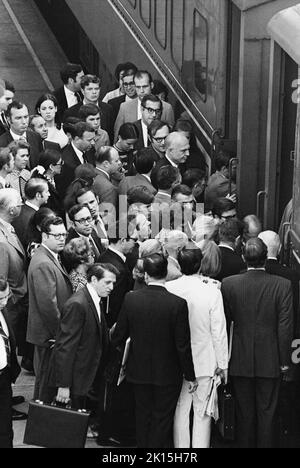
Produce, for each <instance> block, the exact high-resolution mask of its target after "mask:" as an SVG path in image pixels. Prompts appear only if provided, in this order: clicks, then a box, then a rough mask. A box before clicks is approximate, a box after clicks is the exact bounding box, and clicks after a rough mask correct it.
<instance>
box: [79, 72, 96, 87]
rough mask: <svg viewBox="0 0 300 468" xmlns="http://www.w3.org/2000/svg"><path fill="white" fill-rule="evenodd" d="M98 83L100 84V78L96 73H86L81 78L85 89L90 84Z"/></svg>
mask: <svg viewBox="0 0 300 468" xmlns="http://www.w3.org/2000/svg"><path fill="white" fill-rule="evenodd" d="M92 83H93V84H98V85H99V86H100V83H101V81H100V78H99V77H98V76H96V75H84V76H83V77H82V78H81V82H80V84H81V88H82V89H84V88H86V87H87V86H89V85H90V84H92Z"/></svg>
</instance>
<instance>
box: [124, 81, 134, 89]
mask: <svg viewBox="0 0 300 468" xmlns="http://www.w3.org/2000/svg"><path fill="white" fill-rule="evenodd" d="M123 86H124V88H132V87H133V86H135V84H134V81H132V82H131V83H123Z"/></svg>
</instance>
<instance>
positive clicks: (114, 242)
mask: <svg viewBox="0 0 300 468" xmlns="http://www.w3.org/2000/svg"><path fill="white" fill-rule="evenodd" d="M115 231H116V232H115V235H114V236H110V238H109V242H110V244H109V247H108V249H107V250H106V251H105V252H104V253H103V254H102V255H101V257H100V262H101V263H110V264H112V265H114V267H116V269H117V270H118V272H119V275H118V277H117V282H116V285H115V287H114V290H113V292H112V294H111V296H110V298H109V312H108V315H107V317H106V318H107V323H108V325H109V327H112V326H113V325H114V323H116V321H117V319H118V316H119V313H120V310H121V307H122V304H123V300H124V297H125V294H126V293H128V292H129V291H131V289H133V278H132V273H131V271H130V269H129V267H128V264H127V259H126V255H127V254H129V253H130V252H131V251H132V250H133V248H134V246H135V241H134V240H133V239H130V238H126V237H122V235H121V233H120V231H121V227H120V223H116V225H115Z"/></svg>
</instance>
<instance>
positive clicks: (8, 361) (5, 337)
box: [0, 322, 10, 367]
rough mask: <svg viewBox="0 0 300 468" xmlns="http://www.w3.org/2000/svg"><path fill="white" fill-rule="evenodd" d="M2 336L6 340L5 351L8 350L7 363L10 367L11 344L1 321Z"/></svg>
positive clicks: (0, 334) (0, 333)
mask: <svg viewBox="0 0 300 468" xmlns="http://www.w3.org/2000/svg"><path fill="white" fill-rule="evenodd" d="M0 336H1V338H2V339H3V341H4V346H5V351H6V357H7V365H8V367H10V346H9V338H8V336H7V334H6V333H5V331H4V330H3V328H2V325H1V322H0Z"/></svg>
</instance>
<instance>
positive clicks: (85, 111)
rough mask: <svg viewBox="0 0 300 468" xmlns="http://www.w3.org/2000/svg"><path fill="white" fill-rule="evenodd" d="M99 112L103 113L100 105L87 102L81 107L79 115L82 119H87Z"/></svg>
mask: <svg viewBox="0 0 300 468" xmlns="http://www.w3.org/2000/svg"><path fill="white" fill-rule="evenodd" d="M97 114H100V115H101V112H100V109H99V107H98V106H96V104H86V105H84V106H81V107H80V109H79V113H78V116H79V118H80V119H82V120H84V121H86V119H87V118H88V117H89V116H90V115H97Z"/></svg>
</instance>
